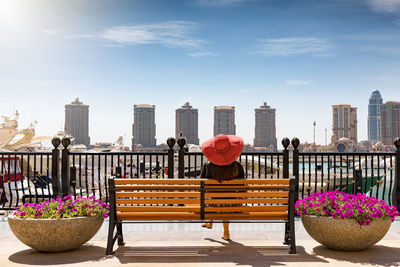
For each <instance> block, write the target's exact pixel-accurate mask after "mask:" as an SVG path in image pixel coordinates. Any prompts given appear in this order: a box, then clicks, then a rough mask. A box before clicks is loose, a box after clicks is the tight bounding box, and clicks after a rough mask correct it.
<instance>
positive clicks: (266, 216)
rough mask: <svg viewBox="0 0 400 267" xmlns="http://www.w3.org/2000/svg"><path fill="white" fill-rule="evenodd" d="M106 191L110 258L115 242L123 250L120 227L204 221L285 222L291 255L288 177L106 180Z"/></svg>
mask: <svg viewBox="0 0 400 267" xmlns="http://www.w3.org/2000/svg"><path fill="white" fill-rule="evenodd" d="M108 191H109V199H110V215H109V231H108V240H107V249H106V255H110V254H112V252H113V246H114V243H115V242H116V240H118V245H124V239H123V234H122V223H126V222H136V223H137V222H154V221H157V222H160V221H162V222H171V221H173V222H204V221H207V220H214V221H219V220H229V221H230V222H276V221H277V220H278V221H280V222H283V223H285V233H284V244H286V245H289V246H290V249H289V253H290V254H294V253H296V240H295V231H294V200H295V180H294V179H293V178H292V179H236V180H231V181H225V182H222V183H219V182H217V181H215V180H208V179H178V178H174V179H109V180H108ZM221 204H222V205H221ZM229 204H232V205H231V206H229ZM115 229H116V233H115V235H114V232H115Z"/></svg>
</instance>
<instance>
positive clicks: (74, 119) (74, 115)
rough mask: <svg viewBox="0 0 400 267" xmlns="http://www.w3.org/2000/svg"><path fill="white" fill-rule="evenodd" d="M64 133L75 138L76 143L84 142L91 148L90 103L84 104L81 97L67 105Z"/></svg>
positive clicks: (83, 143)
mask: <svg viewBox="0 0 400 267" xmlns="http://www.w3.org/2000/svg"><path fill="white" fill-rule="evenodd" d="M64 133H65V134H66V135H71V136H72V137H74V138H75V140H74V144H82V145H85V146H86V148H89V146H90V137H89V105H84V104H83V103H82V102H80V101H79V98H76V99H75V101H74V102H72V103H71V104H67V105H65V125H64Z"/></svg>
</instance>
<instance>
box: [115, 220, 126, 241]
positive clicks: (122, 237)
mask: <svg viewBox="0 0 400 267" xmlns="http://www.w3.org/2000/svg"><path fill="white" fill-rule="evenodd" d="M117 234H118V246H123V245H125V242H124V236H123V234H122V223H120V222H119V223H117Z"/></svg>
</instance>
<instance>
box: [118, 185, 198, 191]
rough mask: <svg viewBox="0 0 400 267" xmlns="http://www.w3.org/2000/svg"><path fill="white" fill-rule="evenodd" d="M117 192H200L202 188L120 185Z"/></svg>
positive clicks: (193, 186)
mask: <svg viewBox="0 0 400 267" xmlns="http://www.w3.org/2000/svg"><path fill="white" fill-rule="evenodd" d="M115 189H116V190H117V191H122V190H196V191H199V190H200V186H196V185H119V186H116V188H115Z"/></svg>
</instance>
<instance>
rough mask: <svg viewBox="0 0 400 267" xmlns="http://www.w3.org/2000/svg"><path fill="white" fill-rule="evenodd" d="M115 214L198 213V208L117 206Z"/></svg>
mask: <svg viewBox="0 0 400 267" xmlns="http://www.w3.org/2000/svg"><path fill="white" fill-rule="evenodd" d="M116 210H117V212H119V211H121V212H129V211H130V212H200V206H186V207H179V206H173V207H171V206H117V208H116Z"/></svg>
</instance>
